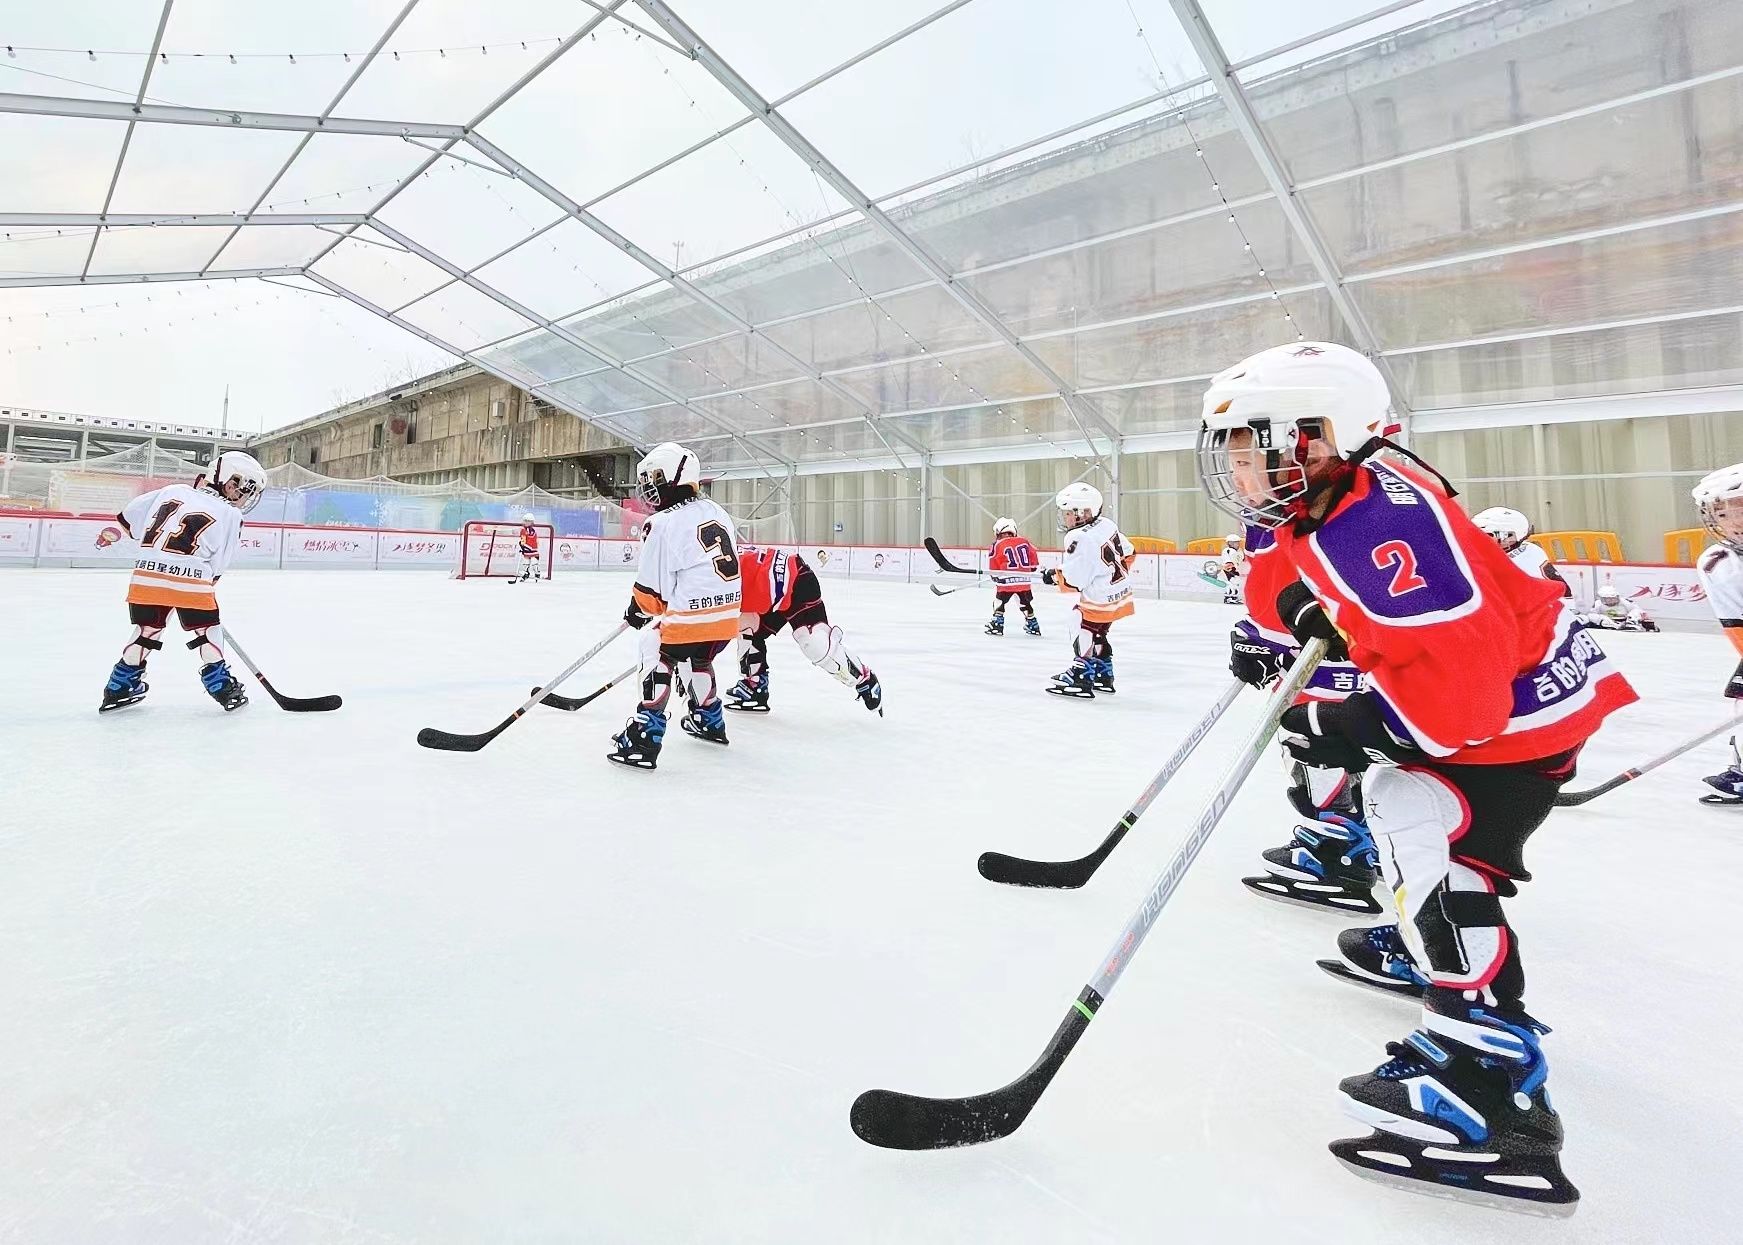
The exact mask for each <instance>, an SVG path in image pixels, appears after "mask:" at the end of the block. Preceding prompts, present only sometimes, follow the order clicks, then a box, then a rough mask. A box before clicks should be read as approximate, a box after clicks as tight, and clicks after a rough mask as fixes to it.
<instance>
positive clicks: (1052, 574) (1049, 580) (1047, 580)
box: [1041, 566, 1059, 588]
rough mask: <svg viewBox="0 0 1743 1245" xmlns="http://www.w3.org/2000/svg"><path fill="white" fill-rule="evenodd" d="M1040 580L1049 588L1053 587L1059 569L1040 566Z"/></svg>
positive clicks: (1057, 580) (1056, 580)
mask: <svg viewBox="0 0 1743 1245" xmlns="http://www.w3.org/2000/svg"><path fill="white" fill-rule="evenodd" d="M1041 582H1042V583H1044V584H1046V585H1047V586H1048V587H1049V588H1051V587H1053V586H1054V585H1055V584H1056V583H1058V582H1059V571H1058V570H1057V569H1056V568H1054V567H1051V566H1044V567H1042V568H1041Z"/></svg>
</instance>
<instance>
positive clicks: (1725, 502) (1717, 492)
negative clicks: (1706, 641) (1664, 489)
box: [1694, 463, 1743, 804]
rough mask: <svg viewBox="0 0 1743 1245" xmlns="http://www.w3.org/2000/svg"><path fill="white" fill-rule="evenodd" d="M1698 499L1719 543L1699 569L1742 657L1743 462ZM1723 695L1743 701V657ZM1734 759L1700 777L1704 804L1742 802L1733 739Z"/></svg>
mask: <svg viewBox="0 0 1743 1245" xmlns="http://www.w3.org/2000/svg"><path fill="white" fill-rule="evenodd" d="M1694 499H1695V505H1696V506H1697V507H1699V509H1700V512H1701V522H1702V523H1703V524H1705V526H1706V529H1707V530H1708V531H1709V532H1711V533H1712V534H1713V539H1714V540H1715V541H1716V542H1718V543H1716V544H1714V545H1712V546H1710V547H1709V548H1707V549H1706V550H1705V551H1703V552H1702V554H1701V556H1700V558H1699V559H1697V560H1696V562H1695V569H1696V570H1697V571H1698V572H1699V573H1700V577H1701V586H1702V587H1704V588H1705V589H1706V590H1707V603H1708V604H1709V605H1711V606H1712V607H1713V613H1714V614H1716V615H1718V618H1719V626H1721V627H1723V628H1724V629H1725V634H1726V635H1727V636H1728V637H1730V640H1731V645H1732V647H1733V648H1735V649H1736V650H1737V652H1738V654H1739V655H1740V656H1743V463H1738V464H1736V465H1735V466H1731V467H1721V468H1720V469H1719V470H1718V471H1715V472H1713V473H1712V474H1711V475H1709V476H1707V477H1706V478H1705V479H1703V480H1702V481H1701V482H1700V483H1699V484H1697V485H1695V488H1694ZM1725 695H1727V696H1729V697H1731V698H1732V699H1733V700H1739V699H1743V660H1740V661H1738V663H1737V669H1736V670H1734V671H1733V672H1732V674H1731V677H1730V678H1729V679H1727V680H1726V681H1725ZM1731 759H1732V764H1731V765H1730V767H1729V768H1727V769H1725V770H1723V771H1722V772H1720V773H1717V774H1714V775H1713V776H1712V777H1710V778H1706V779H1703V780H1702V781H1703V782H1705V783H1706V784H1707V786H1709V787H1711V788H1712V790H1711V791H1709V792H1707V793H1706V794H1704V795H1702V796H1701V803H1703V804H1743V757H1739V756H1738V754H1737V741H1736V739H1735V738H1733V739H1732V740H1731Z"/></svg>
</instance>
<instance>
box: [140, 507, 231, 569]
mask: <svg viewBox="0 0 1743 1245" xmlns="http://www.w3.org/2000/svg"><path fill="white" fill-rule="evenodd" d="M181 508H182V504H181V502H179V501H166V502H164V503H163V505H161V506H159V507H158V508H157V511H156V512H155V513H154V514H153V515H152V516H151V522H150V523H148V524H146V527H145V533H144V535H142V536H141V537H140V538H139V547H140V548H141V549H150V548H152V547H154V546H155V545H156V544H157V538H158V537H159V536H161V535H163V529H164V528H165V527H166V526H168V524H169V521H170V520H171V519H173V518H174V517H175V513H176V511H178V510H180V509H181ZM216 522H217V520H216V519H214V518H213V517H212V516H211V515H209V514H202V513H201V512H200V511H198V510H195V511H193V512H192V513H191V514H186V515H183V516H182V521H181V524H180V526H178V527H177V528H176V530H175V534H174V535H172V536H171V537H170V538H169V539H168V540H166V541H164V542H163V548H164V550H165V551H166V552H168V553H179V554H181V555H183V556H184V557H192V556H193V553H194V547H195V546H196V545H198V544H199V543H200V534H201V533H202V532H204V531H205V530H206V529H207V528H209V527H211V526H212V524H214V523H216Z"/></svg>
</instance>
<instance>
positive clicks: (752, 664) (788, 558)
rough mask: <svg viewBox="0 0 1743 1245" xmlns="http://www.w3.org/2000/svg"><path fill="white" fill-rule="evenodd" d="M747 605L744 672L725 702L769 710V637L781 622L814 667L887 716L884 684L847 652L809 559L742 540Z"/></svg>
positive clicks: (742, 629) (744, 709) (741, 629)
mask: <svg viewBox="0 0 1743 1245" xmlns="http://www.w3.org/2000/svg"><path fill="white" fill-rule="evenodd" d="M738 561H739V573H740V575H741V576H742V577H743V579H742V583H743V591H744V597H743V604H742V605H741V606H740V609H741V611H742V612H741V613H740V614H739V616H738V643H739V656H738V669H739V673H740V674H741V675H742V676H743V677H742V678H740V679H739V681H738V683H737V684H736V685H735V686H733V687H731V688H729V689H728V690H727V693H726V707H727V708H728V709H736V710H738V711H739V712H741V713H767V712H768V711H769V649H768V645H769V637H770V636H773V635H777V634H779V632H780V631H781V629H782V628H783V627H791V628H792V630H793V642H794V643H795V644H797V645H798V646H799V651H800V652H801V653H804V654H805V657H806V659H807V660H808V661H810V663H811V664H812V665H813V666H816V667H817V668H818V669H819V670H823V671H825V672H827V673H829V674H831V675H833V676H835V678H836V679H837V680H838V681H839V682H841V683H845V684H846V685H847V686H848V687H851V688H852V689H853V694H854V695H855V696H858V697H859V699H860V701H861V702H862V703H863V704H864V705H865V707H866V708H867V709H870V710H872V711H873V712H875V713H877V715H878V716H879V717H882V716H883V712H884V711H883V707H882V706H883V702H884V689H883V685H882V684H881V683H879V682H878V677H877V675H875V674H873V673H872V670H871V667H870V666H868V665H866V664H865V663H864V662H863V661H860V660H859V659H858V658H857V657H855V656H854V655H853V654H852V653H850V652H848V651H847V639H846V636H844V635H843V634H842V631H841V628H840V627H837V626H834V625H833V624H831V623H830V621H829V611H828V610H827V609H825V608H824V605H823V585H822V584H821V583H819V582H818V579H817V572H816V571H813V570H812V569H811V568H810V567H809V566H808V565H806V563H805V559H804V558H802V557H800V556H799V555H798V554H796V553H792V552H790V551H788V550H786V549H769V548H765V547H762V546H759V545H741V546H739V550H738Z"/></svg>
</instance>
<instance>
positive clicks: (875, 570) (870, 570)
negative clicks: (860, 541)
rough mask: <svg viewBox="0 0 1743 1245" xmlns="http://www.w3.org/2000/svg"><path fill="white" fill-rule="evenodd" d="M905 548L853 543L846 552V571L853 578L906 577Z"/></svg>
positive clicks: (906, 553) (906, 556)
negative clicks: (884, 547) (850, 548)
mask: <svg viewBox="0 0 1743 1245" xmlns="http://www.w3.org/2000/svg"><path fill="white" fill-rule="evenodd" d="M909 552H910V551H909V550H907V549H895V548H887V549H879V548H875V547H873V546H870V545H866V546H859V545H855V546H854V547H853V549H852V550H851V551H850V552H849V554H848V573H849V574H850V575H852V576H853V577H854V578H855V579H862V578H863V579H901V580H905V579H907V578H908V555H909Z"/></svg>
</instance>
